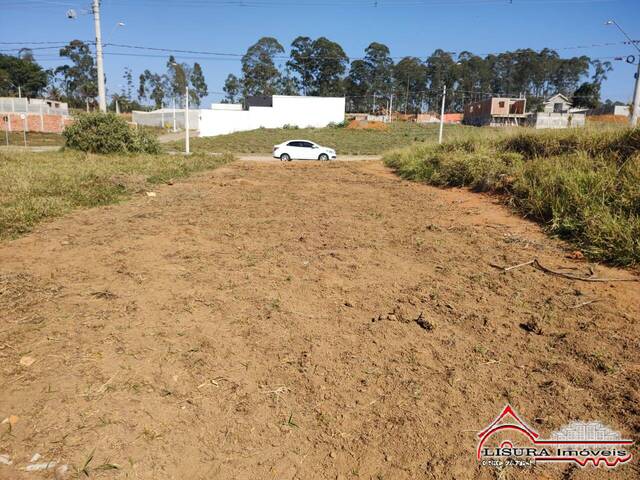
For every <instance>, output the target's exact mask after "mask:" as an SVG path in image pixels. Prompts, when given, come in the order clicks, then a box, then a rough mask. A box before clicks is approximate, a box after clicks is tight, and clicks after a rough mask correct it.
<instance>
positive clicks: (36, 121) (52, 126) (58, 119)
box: [0, 113, 73, 133]
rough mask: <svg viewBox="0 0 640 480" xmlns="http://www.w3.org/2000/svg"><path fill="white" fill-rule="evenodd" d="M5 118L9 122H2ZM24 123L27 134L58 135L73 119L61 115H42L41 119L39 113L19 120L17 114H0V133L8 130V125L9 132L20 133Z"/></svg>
mask: <svg viewBox="0 0 640 480" xmlns="http://www.w3.org/2000/svg"><path fill="white" fill-rule="evenodd" d="M25 115H27V114H25ZM7 116H8V117H9V120H10V121H9V122H5V120H4V119H5V117H7ZM25 122H26V124H27V132H43V133H60V132H62V130H64V127H65V126H67V125H70V124H71V123H73V119H72V118H71V117H63V116H62V115H42V117H41V116H40V114H39V113H30V114H28V115H27V118H26V119H25V120H23V119H22V118H20V114H19V113H0V131H2V132H4V131H5V129H7V128H9V125H10V126H11V127H10V128H9V131H10V132H22V131H23V130H24V126H25ZM43 127H44V128H43Z"/></svg>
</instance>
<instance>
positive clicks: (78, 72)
mask: <svg viewBox="0 0 640 480" xmlns="http://www.w3.org/2000/svg"><path fill="white" fill-rule="evenodd" d="M60 56H61V57H67V58H68V59H69V60H71V62H72V64H71V65H67V64H65V65H62V66H60V67H58V68H56V70H55V73H56V75H57V76H58V77H59V78H60V79H61V85H62V88H61V89H62V90H63V91H64V92H65V98H66V99H67V101H68V102H69V104H70V105H71V106H74V107H82V106H84V104H85V102H86V101H87V100H89V101H91V103H94V104H95V99H96V97H97V96H98V72H97V69H96V66H95V64H94V61H93V55H92V54H91V50H90V49H89V46H88V45H87V44H86V43H84V42H82V41H81V40H72V41H71V42H69V45H67V46H66V47H64V48H62V49H61V50H60Z"/></svg>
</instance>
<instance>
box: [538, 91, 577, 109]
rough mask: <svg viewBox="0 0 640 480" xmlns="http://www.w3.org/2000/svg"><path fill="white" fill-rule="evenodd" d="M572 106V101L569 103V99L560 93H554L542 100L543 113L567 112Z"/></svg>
mask: <svg viewBox="0 0 640 480" xmlns="http://www.w3.org/2000/svg"><path fill="white" fill-rule="evenodd" d="M572 107H573V103H571V100H569V99H568V98H567V97H565V96H564V95H563V94H561V93H556V94H555V95H554V96H552V97H550V98H548V99H547V100H545V101H544V103H543V104H542V111H543V112H544V113H568V112H569V110H571V108H572Z"/></svg>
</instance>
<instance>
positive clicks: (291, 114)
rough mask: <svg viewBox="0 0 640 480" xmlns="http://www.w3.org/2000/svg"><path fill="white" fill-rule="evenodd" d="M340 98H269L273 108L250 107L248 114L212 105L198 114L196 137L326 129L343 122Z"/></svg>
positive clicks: (276, 96) (245, 111)
mask: <svg viewBox="0 0 640 480" xmlns="http://www.w3.org/2000/svg"><path fill="white" fill-rule="evenodd" d="M344 109H345V99H344V98H343V97H339V98H338V97H301V96H284V95H274V96H273V107H250V108H249V109H248V110H237V109H236V110H228V109H226V108H225V109H223V108H220V106H219V105H212V109H211V110H201V111H200V136H201V137H212V136H215V135H224V134H227V133H233V132H242V131H245V130H255V129H257V128H260V127H264V128H282V127H284V126H285V125H296V126H298V127H300V128H305V127H315V128H321V127H326V126H327V125H329V124H330V123H332V122H333V123H340V122H342V121H344Z"/></svg>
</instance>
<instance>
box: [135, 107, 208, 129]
mask: <svg viewBox="0 0 640 480" xmlns="http://www.w3.org/2000/svg"><path fill="white" fill-rule="evenodd" d="M174 112H175V123H176V128H184V109H176V110H174V109H173V108H161V109H160V110H154V111H152V112H138V111H133V112H132V121H133V123H135V124H137V125H144V126H146V127H159V128H173V117H174ZM199 129H200V110H191V109H189V130H199Z"/></svg>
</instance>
